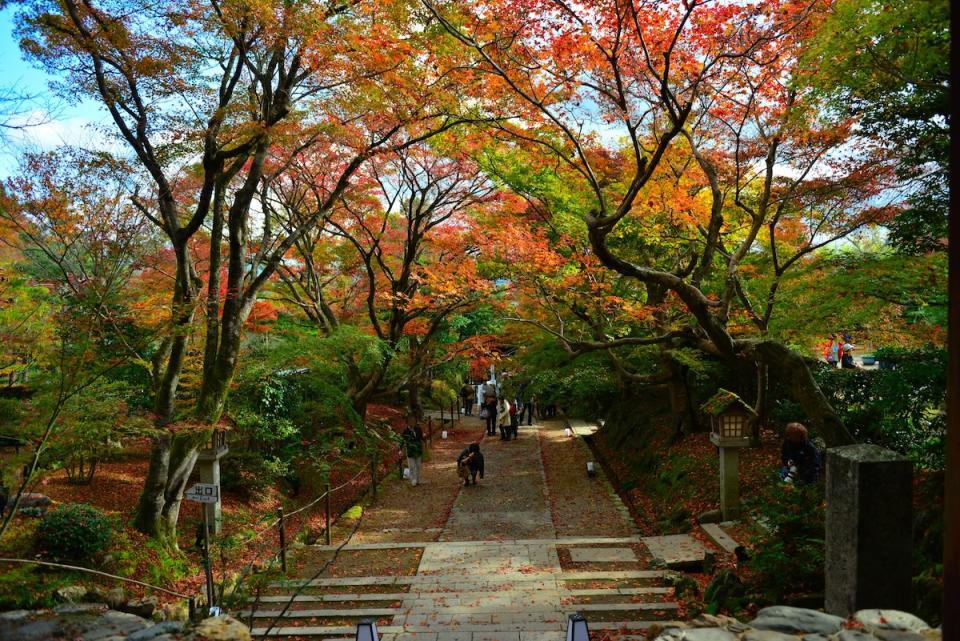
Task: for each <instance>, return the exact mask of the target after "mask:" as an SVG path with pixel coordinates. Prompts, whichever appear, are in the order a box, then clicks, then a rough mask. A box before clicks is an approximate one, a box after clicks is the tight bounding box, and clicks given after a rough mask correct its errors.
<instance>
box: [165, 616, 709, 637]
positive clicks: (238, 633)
mask: <svg viewBox="0 0 960 641" xmlns="http://www.w3.org/2000/svg"><path fill="white" fill-rule="evenodd" d="M184 641H251V637H250V628H248V627H247V626H245V625H243V624H242V623H240V622H239V621H237V620H236V619H234V618H233V617H230V616H223V617H211V618H209V619H204V620H203V621H201V622H200V623H198V624H197V625H196V627H194V628H193V630H191V631H190V633H189V634H187V636H185V637H184ZM701 641H707V640H706V639H703V640H701ZM718 641H719V640H718Z"/></svg>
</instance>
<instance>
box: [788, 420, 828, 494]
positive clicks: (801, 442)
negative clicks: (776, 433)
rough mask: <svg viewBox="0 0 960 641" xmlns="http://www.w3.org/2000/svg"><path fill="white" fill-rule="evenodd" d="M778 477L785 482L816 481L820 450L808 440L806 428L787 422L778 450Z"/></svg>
mask: <svg viewBox="0 0 960 641" xmlns="http://www.w3.org/2000/svg"><path fill="white" fill-rule="evenodd" d="M780 464H781V465H782V466H783V467H782V468H781V470H780V478H781V479H782V480H783V481H785V482H787V483H816V481H817V476H818V475H819V474H820V452H819V451H817V447H816V446H815V445H814V444H813V443H811V442H810V438H809V437H808V435H807V428H806V427H804V426H803V425H801V424H800V423H787V429H786V438H785V439H784V441H783V449H781V450H780Z"/></svg>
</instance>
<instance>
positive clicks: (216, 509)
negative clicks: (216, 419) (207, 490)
mask: <svg viewBox="0 0 960 641" xmlns="http://www.w3.org/2000/svg"><path fill="white" fill-rule="evenodd" d="M229 429H230V427H229V426H228V425H227V424H226V423H225V422H223V421H221V422H220V423H219V424H217V425H216V427H214V429H213V434H211V435H210V442H209V443H208V444H207V447H206V448H204V449H202V450H200V454H199V455H198V456H197V466H196V469H197V473H198V474H199V475H200V482H201V483H209V484H211V485H216V486H217V487H219V486H220V459H222V458H223V457H224V456H225V455H226V454H227V452H229V451H230V449H229V448H228V447H227V431H228V430H229ZM220 494H221V493H220V492H218V493H217V502H216V503H204V504H203V509H204V510H206V511H207V522H208V523H210V526H211V532H212V533H213V534H219V533H220V527H221V524H222V523H221V522H222V520H223V516H222V511H221V507H220V501H221V499H220Z"/></svg>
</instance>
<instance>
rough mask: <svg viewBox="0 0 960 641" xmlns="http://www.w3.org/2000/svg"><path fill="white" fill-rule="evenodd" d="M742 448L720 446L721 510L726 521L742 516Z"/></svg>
mask: <svg viewBox="0 0 960 641" xmlns="http://www.w3.org/2000/svg"><path fill="white" fill-rule="evenodd" d="M739 466H740V450H739V448H736V447H721V448H720V511H721V512H722V513H723V520H724V521H731V520H733V519H736V518H738V517H739V516H740V468H739Z"/></svg>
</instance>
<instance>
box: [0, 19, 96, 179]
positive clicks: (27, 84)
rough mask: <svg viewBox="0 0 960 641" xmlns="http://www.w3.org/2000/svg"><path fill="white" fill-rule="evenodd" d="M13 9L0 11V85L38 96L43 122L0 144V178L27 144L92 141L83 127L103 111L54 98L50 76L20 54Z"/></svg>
mask: <svg viewBox="0 0 960 641" xmlns="http://www.w3.org/2000/svg"><path fill="white" fill-rule="evenodd" d="M14 13H15V12H14V10H13V9H12V8H9V7H8V8H7V9H5V10H3V11H0V61H2V72H0V85H2V86H3V88H4V89H8V88H16V89H17V90H18V91H19V92H20V93H24V94H30V95H37V96H39V97H40V99H39V100H38V101H37V103H36V104H35V105H33V108H34V109H35V113H34V114H33V115H34V116H40V115H41V114H40V113H39V112H41V111H42V112H45V113H43V114H42V115H43V116H44V120H45V122H43V124H41V125H39V126H36V127H31V128H29V129H28V130H26V131H24V132H15V133H14V134H13V135H11V136H9V139H10V140H9V144H2V143H0V147H2V149H0V178H2V177H6V176H8V175H9V174H10V173H11V172H12V171H13V170H14V169H15V167H16V156H17V153H18V152H19V151H21V150H22V149H24V148H27V147H40V148H44V149H49V148H51V147H55V146H57V145H58V144H60V143H63V142H74V143H76V142H79V141H80V140H92V139H94V138H96V135H95V134H94V133H93V132H91V131H89V130H88V129H87V128H86V125H88V124H90V123H96V122H101V121H103V119H104V116H105V113H104V111H103V110H101V109H100V108H99V107H97V105H96V104H95V103H93V102H92V101H89V100H83V101H80V102H78V103H76V104H70V103H66V102H64V101H62V100H59V99H57V98H56V97H55V96H53V94H52V93H51V92H50V89H49V87H48V82H49V80H50V76H48V75H47V74H46V72H45V71H43V70H42V69H37V68H35V67H34V66H33V65H32V64H30V63H29V62H27V61H25V60H24V59H23V57H22V56H21V55H20V47H19V46H18V44H17V41H16V39H15V38H14V35H13V18H14Z"/></svg>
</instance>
